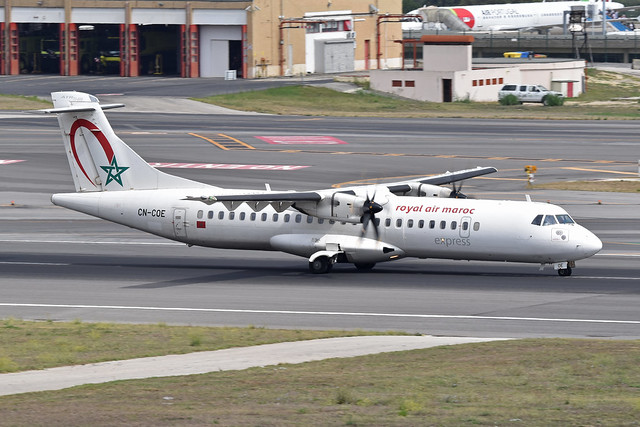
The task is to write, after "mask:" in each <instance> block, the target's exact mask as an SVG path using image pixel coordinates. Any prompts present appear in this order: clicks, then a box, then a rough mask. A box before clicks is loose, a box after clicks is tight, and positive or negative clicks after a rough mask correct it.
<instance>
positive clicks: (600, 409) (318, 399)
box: [0, 339, 640, 427]
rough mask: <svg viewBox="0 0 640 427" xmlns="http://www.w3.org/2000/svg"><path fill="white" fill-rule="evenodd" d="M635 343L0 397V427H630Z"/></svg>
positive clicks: (582, 343) (363, 361)
mask: <svg viewBox="0 0 640 427" xmlns="http://www.w3.org/2000/svg"><path fill="white" fill-rule="evenodd" d="M638 366H640V341H615V340H569V339H528V340H514V341H501V342H493V343H481V344H466V345H456V346H444V347H437V348H432V349H426V350H418V351H409V352H397V353H386V354H379V355H371V356H364V357H357V358H351V359H332V360H325V361H320V362H313V363H305V364H300V365H278V366H268V367H264V368H254V369H248V370H245V371H238V372H216V373H211V374H205V375H195V376H187V377H173V378H156V379H147V380H135V381H120V382H115V383H110V384H103V385H90V386H82V387H76V388H72V389H68V390H62V391H55V392H42V393H31V394H28V395H22V396H20V395H17V396H5V397H1V398H0V420H3V422H2V423H1V424H3V425H45V424H46V425H69V424H74V425H87V424H91V425H153V426H168V425H227V426H240V425H260V426H285V425H299V426H303V425H304V426H306V425H323V426H324V425H328V426H331V425H375V426H424V425H437V426H466V425H481V426H495V425H500V426H511V425H514V426H545V427H546V426H596V425H602V426H637V425H638V422H639V420H640V369H638Z"/></svg>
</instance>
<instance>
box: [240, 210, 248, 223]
mask: <svg viewBox="0 0 640 427" xmlns="http://www.w3.org/2000/svg"><path fill="white" fill-rule="evenodd" d="M246 216H247V214H245V213H244V212H240V221H244V219H245V218H246Z"/></svg>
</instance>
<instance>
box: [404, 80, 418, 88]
mask: <svg viewBox="0 0 640 427" xmlns="http://www.w3.org/2000/svg"><path fill="white" fill-rule="evenodd" d="M404 86H405V87H416V82H415V80H405V82H404Z"/></svg>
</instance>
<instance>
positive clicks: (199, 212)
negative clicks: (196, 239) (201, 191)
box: [198, 211, 204, 219]
mask: <svg viewBox="0 0 640 427" xmlns="http://www.w3.org/2000/svg"><path fill="white" fill-rule="evenodd" d="M202 215H204V211H198V219H202Z"/></svg>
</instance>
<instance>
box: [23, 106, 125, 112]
mask: <svg viewBox="0 0 640 427" xmlns="http://www.w3.org/2000/svg"><path fill="white" fill-rule="evenodd" d="M120 107H124V104H104V105H100V108H101V109H102V110H111V109H113V108H120ZM95 110H96V107H93V106H92V107H60V108H47V109H44V110H36V111H35V112H37V113H45V114H57V113H86V112H88V111H95Z"/></svg>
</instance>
